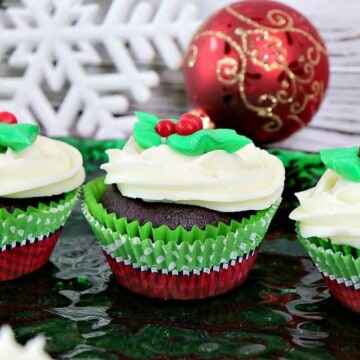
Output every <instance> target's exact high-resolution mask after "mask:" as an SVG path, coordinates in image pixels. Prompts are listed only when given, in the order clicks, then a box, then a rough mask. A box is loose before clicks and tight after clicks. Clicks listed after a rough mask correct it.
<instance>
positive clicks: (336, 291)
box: [322, 274, 360, 313]
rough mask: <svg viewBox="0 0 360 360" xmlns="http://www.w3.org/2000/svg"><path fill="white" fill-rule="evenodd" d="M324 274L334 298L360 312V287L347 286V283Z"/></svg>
mask: <svg viewBox="0 0 360 360" xmlns="http://www.w3.org/2000/svg"><path fill="white" fill-rule="evenodd" d="M322 275H323V278H324V280H325V282H326V285H327V286H328V288H329V291H330V293H331V294H332V295H333V296H334V298H335V299H336V300H337V301H339V302H340V303H341V304H342V305H343V306H345V307H347V308H348V309H350V310H352V311H355V312H358V313H360V288H359V289H356V288H355V287H354V286H352V285H349V286H347V285H346V284H345V283H339V282H338V281H337V280H336V279H331V278H330V277H328V276H325V275H324V274H322Z"/></svg>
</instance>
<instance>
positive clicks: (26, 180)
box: [0, 135, 85, 198]
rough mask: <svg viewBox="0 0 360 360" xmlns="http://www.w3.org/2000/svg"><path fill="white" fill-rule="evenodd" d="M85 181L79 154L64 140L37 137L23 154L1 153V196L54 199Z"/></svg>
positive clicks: (13, 152) (8, 150)
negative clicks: (52, 196)
mask: <svg viewBox="0 0 360 360" xmlns="http://www.w3.org/2000/svg"><path fill="white" fill-rule="evenodd" d="M84 179H85V170H84V168H83V159H82V156H81V154H80V152H79V151H78V150H77V149H76V148H74V147H73V146H70V145H68V144H66V143H64V142H62V141H57V140H53V139H50V138H47V137H44V136H40V135H39V136H38V137H37V139H36V141H35V142H34V144H33V145H31V146H29V147H27V148H26V149H24V150H22V151H17V152H16V151H13V150H11V149H10V148H8V149H7V151H6V152H5V153H4V154H0V196H1V197H9V198H27V197H36V196H51V195H57V194H61V193H65V192H68V191H70V190H73V189H75V188H77V187H78V186H80V185H81V184H82V183H83V182H84Z"/></svg>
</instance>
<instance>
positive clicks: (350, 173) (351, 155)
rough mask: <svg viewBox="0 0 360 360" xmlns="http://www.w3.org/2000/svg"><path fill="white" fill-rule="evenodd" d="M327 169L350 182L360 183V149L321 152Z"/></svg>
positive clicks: (351, 148) (332, 149)
mask: <svg viewBox="0 0 360 360" xmlns="http://www.w3.org/2000/svg"><path fill="white" fill-rule="evenodd" d="M320 156H321V160H322V162H323V163H324V164H325V166H326V167H328V168H329V169H331V170H333V171H335V172H336V173H337V174H339V175H342V176H343V177H344V178H346V179H347V180H350V181H355V182H360V157H359V147H358V146H354V147H350V148H331V149H322V150H320Z"/></svg>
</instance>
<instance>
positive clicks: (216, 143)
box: [133, 112, 252, 155]
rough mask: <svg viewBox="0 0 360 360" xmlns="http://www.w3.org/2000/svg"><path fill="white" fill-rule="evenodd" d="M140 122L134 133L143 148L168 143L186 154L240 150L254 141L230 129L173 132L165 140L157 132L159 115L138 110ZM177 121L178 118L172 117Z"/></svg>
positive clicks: (137, 114) (135, 126) (136, 124)
mask: <svg viewBox="0 0 360 360" xmlns="http://www.w3.org/2000/svg"><path fill="white" fill-rule="evenodd" d="M135 114H136V116H137V117H138V120H139V121H138V122H137V123H135V125H134V130H133V135H134V138H135V141H136V143H137V144H138V145H139V146H140V147H141V148H143V149H148V148H150V147H152V146H159V145H161V144H164V143H166V144H167V145H168V146H169V147H170V148H172V149H173V150H175V151H177V152H180V153H182V154H185V155H201V154H205V153H207V152H210V151H213V150H225V151H227V152H229V153H232V152H235V151H238V150H239V149H241V148H242V147H243V146H245V145H247V144H249V143H251V142H252V141H251V140H250V139H249V138H247V137H245V136H242V135H239V134H237V133H236V131H235V130H230V129H202V130H199V131H196V132H194V133H192V134H191V135H179V134H172V135H170V136H168V137H166V138H165V140H164V139H163V138H162V137H161V136H160V135H159V134H158V133H157V132H156V130H155V127H156V125H157V123H158V122H159V121H160V120H161V119H160V118H159V117H157V116H155V115H152V114H148V113H145V112H136V113H135ZM170 120H171V121H174V122H175V123H176V121H177V120H173V119H170Z"/></svg>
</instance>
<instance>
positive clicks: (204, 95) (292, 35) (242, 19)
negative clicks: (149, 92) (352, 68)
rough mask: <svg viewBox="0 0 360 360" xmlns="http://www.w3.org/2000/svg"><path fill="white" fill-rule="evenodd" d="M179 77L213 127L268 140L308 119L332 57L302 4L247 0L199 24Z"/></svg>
mask: <svg viewBox="0 0 360 360" xmlns="http://www.w3.org/2000/svg"><path fill="white" fill-rule="evenodd" d="M184 79H185V89H186V92H187V95H188V97H189V100H190V102H191V104H192V106H193V107H194V109H195V110H198V111H199V112H200V113H205V114H207V115H208V116H209V117H210V119H211V120H212V121H213V122H214V124H215V126H216V127H226V128H232V129H235V130H236V131H237V132H239V133H240V134H243V135H246V136H248V137H250V138H251V139H253V140H254V141H255V142H257V143H270V142H274V141H279V140H282V139H285V138H287V137H288V136H289V135H291V134H292V133H294V132H295V131H297V130H299V129H301V128H302V127H303V126H305V125H306V124H307V123H308V122H310V120H311V119H312V117H313V115H314V114H315V113H316V111H317V110H318V109H319V107H320V104H321V102H322V100H323V98H324V94H325V91H326V89H327V85H328V79H329V61H328V55H327V51H326V48H325V45H324V42H323V41H322V39H321V37H320V36H319V34H318V32H317V31H316V29H315V28H314V26H313V25H312V24H311V23H310V22H309V21H308V20H307V19H306V18H305V17H304V16H303V15H301V14H300V13H299V12H297V11H296V10H294V9H292V8H291V7H289V6H286V5H284V4H281V3H278V2H275V1H270V0H245V1H241V2H237V3H234V4H232V5H229V6H227V7H225V8H223V9H221V10H220V11H218V12H217V13H216V14H214V15H213V16H212V17H210V18H209V19H208V20H207V21H206V22H205V23H204V24H203V26H201V28H200V29H199V30H198V31H197V32H196V34H195V36H194V37H193V39H192V42H191V44H190V46H189V48H188V50H187V52H186V55H185V62H184Z"/></svg>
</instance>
